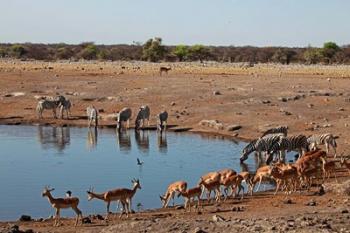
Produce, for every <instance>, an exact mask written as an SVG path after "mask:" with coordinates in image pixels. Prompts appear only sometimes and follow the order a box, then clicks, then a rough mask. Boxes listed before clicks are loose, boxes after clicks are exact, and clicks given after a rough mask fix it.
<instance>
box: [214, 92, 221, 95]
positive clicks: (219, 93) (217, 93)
mask: <svg viewBox="0 0 350 233" xmlns="http://www.w3.org/2000/svg"><path fill="white" fill-rule="evenodd" d="M213 95H221V92H220V91H213Z"/></svg>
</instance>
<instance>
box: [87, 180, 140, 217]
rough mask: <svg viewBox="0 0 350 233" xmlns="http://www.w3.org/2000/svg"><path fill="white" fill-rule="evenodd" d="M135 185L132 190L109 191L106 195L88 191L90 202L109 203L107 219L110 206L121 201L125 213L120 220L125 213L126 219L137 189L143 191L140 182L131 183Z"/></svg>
mask: <svg viewBox="0 0 350 233" xmlns="http://www.w3.org/2000/svg"><path fill="white" fill-rule="evenodd" d="M131 183H133V188H132V189H127V188H118V189H114V190H109V191H107V192H104V193H95V192H93V189H92V188H91V189H90V190H88V191H86V192H87V193H88V200H89V201H90V200H92V199H94V198H96V199H100V200H102V201H104V202H106V203H107V217H106V219H108V216H109V206H110V204H111V202H112V201H117V202H118V201H120V202H121V203H122V206H123V212H122V213H121V215H120V218H121V217H122V216H123V214H124V212H126V217H128V216H129V212H131V200H132V198H133V196H134V195H135V193H136V191H137V189H138V188H139V189H141V185H140V181H139V180H135V179H133V180H132V181H131Z"/></svg>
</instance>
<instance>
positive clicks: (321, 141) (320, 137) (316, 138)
mask: <svg viewBox="0 0 350 233" xmlns="http://www.w3.org/2000/svg"><path fill="white" fill-rule="evenodd" d="M336 138H338V137H336V136H334V135H333V134H331V133H324V134H314V135H311V136H309V137H308V138H307V141H308V144H309V149H310V150H315V149H316V148H317V146H318V145H326V150H327V154H328V153H329V146H332V148H333V150H334V157H336V156H337V152H336V148H337V142H336V141H335V139H336Z"/></svg>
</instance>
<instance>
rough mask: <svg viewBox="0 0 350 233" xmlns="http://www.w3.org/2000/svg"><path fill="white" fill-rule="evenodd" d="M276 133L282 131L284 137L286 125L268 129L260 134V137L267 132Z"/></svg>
mask: <svg viewBox="0 0 350 233" xmlns="http://www.w3.org/2000/svg"><path fill="white" fill-rule="evenodd" d="M276 133H282V134H283V135H284V136H285V137H287V134H288V126H279V127H276V128H271V129H268V130H266V131H265V132H264V133H263V134H262V136H261V137H264V136H265V135H268V134H276Z"/></svg>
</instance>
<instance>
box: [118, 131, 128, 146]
mask: <svg viewBox="0 0 350 233" xmlns="http://www.w3.org/2000/svg"><path fill="white" fill-rule="evenodd" d="M117 143H118V145H119V149H120V151H130V149H131V139H130V133H129V131H128V130H126V131H124V130H120V131H118V130H117Z"/></svg>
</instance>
